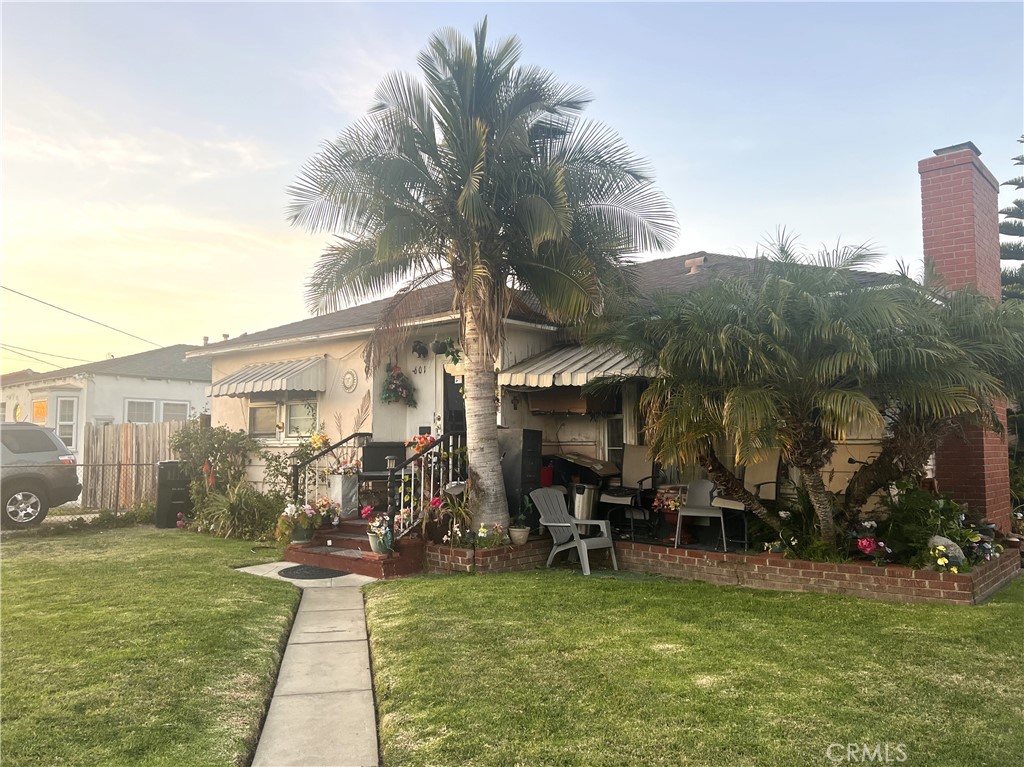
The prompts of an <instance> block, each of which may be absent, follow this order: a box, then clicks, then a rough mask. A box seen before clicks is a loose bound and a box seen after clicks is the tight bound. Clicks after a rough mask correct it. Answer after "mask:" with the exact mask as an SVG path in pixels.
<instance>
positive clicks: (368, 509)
mask: <svg viewBox="0 0 1024 767" xmlns="http://www.w3.org/2000/svg"><path fill="white" fill-rule="evenodd" d="M359 513H360V514H361V515H362V517H363V519H369V518H370V515H371V514H373V506H363V510H362V511H361V512H359Z"/></svg>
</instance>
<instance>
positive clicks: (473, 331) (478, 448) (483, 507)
mask: <svg viewBox="0 0 1024 767" xmlns="http://www.w3.org/2000/svg"><path fill="white" fill-rule="evenodd" d="M465 315H466V325H465V338H464V339H463V340H464V343H463V347H464V348H463V356H464V359H465V375H464V377H463V379H462V387H463V392H464V393H465V397H466V445H467V449H468V453H467V458H468V460H469V478H470V503H471V506H470V508H472V509H473V524H474V526H479V525H481V524H483V525H486V526H487V527H488V528H490V527H491V526H492V525H495V524H500V525H502V526H507V525H508V501H507V500H506V498H505V484H504V481H503V479H502V475H501V457H500V455H499V453H498V411H497V406H496V405H495V402H494V392H495V387H496V383H497V382H496V379H495V375H494V358H493V357H491V355H490V354H489V353H488V352H487V351H486V347H487V344H484V343H483V342H482V341H483V339H482V338H481V331H480V326H479V324H478V322H477V318H476V314H475V312H474V310H473V308H472V307H467V308H466V312H465Z"/></svg>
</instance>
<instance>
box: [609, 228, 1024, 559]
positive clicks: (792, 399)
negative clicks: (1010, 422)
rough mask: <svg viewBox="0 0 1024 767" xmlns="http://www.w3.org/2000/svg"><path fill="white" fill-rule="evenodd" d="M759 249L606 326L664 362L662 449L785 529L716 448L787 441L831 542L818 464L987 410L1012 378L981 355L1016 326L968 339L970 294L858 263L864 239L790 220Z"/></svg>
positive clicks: (745, 453)
mask: <svg viewBox="0 0 1024 767" xmlns="http://www.w3.org/2000/svg"><path fill="white" fill-rule="evenodd" d="M759 255H761V256H765V257H764V258H760V259H758V260H757V261H755V263H754V264H753V265H752V273H751V274H750V275H749V276H747V277H739V278H732V279H726V280H719V281H715V282H712V283H710V284H708V285H707V286H706V287H704V288H701V289H697V290H694V291H692V292H691V293H688V294H685V295H683V296H662V297H660V298H658V299H657V301H656V302H655V305H654V307H653V308H652V307H651V306H645V307H642V308H641V309H640V310H639V311H635V312H633V313H632V314H631V315H627V316H626V317H624V318H622V319H620V320H615V321H614V322H612V324H611V325H610V327H609V329H608V330H606V331H605V332H604V334H603V335H602V336H599V340H602V341H604V342H609V343H613V344H614V345H616V346H618V347H619V348H622V349H624V350H631V351H633V353H634V354H635V355H636V356H637V359H638V362H640V363H641V364H644V365H649V366H654V365H657V366H658V367H659V368H660V370H661V373H662V374H661V376H659V377H658V378H656V379H655V380H654V381H653V382H652V385H651V386H650V387H649V388H648V389H647V390H646V391H645V392H644V393H643V395H642V396H641V407H642V408H643V410H644V414H645V417H646V423H647V436H648V443H649V444H650V445H651V447H652V452H653V453H654V456H655V457H656V458H658V459H659V460H661V461H662V462H663V463H667V464H673V463H675V464H678V463H698V464H699V465H701V466H702V467H703V468H704V469H705V470H706V471H707V472H708V473H709V475H710V476H711V477H712V479H713V480H715V482H716V483H717V484H718V485H719V486H720V487H721V488H723V489H724V490H726V491H727V492H728V493H730V494H733V495H735V496H737V497H739V498H741V499H742V500H744V501H745V502H746V503H747V504H748V505H749V506H750V507H751V508H752V509H753V510H754V511H755V513H757V514H758V516H760V517H761V518H762V519H764V520H765V521H766V522H767V523H768V524H771V525H772V526H773V527H775V528H776V529H778V528H779V527H780V522H779V519H778V518H777V517H775V516H773V515H772V514H771V513H770V512H769V511H768V510H767V509H766V508H765V507H764V506H762V505H761V504H760V502H759V501H757V499H756V498H754V497H753V496H751V495H750V494H749V493H747V492H746V491H745V490H744V489H743V485H742V483H741V482H740V481H739V480H738V479H737V477H736V476H735V475H734V473H733V472H731V471H730V470H729V469H728V468H727V467H726V466H725V465H724V464H723V462H722V461H721V460H720V459H719V456H718V454H717V452H716V451H717V450H719V449H721V448H722V447H723V446H726V449H729V450H731V451H733V452H734V453H735V456H736V460H737V463H739V464H743V463H747V462H750V461H753V460H756V459H757V457H758V455H759V454H760V453H761V452H762V451H764V450H766V449H769V448H780V449H781V451H782V457H783V460H784V462H785V463H786V464H787V465H789V466H792V467H794V468H795V469H796V470H797V471H798V472H799V475H800V478H801V482H802V484H803V486H804V488H805V489H806V491H807V493H808V496H809V498H810V501H811V503H812V504H813V506H814V510H815V514H816V517H817V522H818V527H819V531H820V533H821V537H822V539H823V540H824V541H825V543H826V544H827V545H829V546H835V545H836V543H837V521H838V520H837V517H841V516H842V507H841V506H839V505H838V504H837V502H836V499H835V498H834V496H833V495H832V493H830V492H829V491H828V489H827V485H826V482H825V477H824V476H823V469H824V467H825V466H826V465H827V464H828V463H829V462H830V460H831V458H832V455H833V454H834V452H835V450H836V446H837V444H838V443H840V442H842V441H844V440H845V439H847V438H848V437H849V436H850V435H854V434H857V433H860V434H871V433H876V434H877V433H885V432H886V430H887V429H888V428H889V427H890V425H891V424H893V423H894V421H895V422H901V423H904V424H905V425H906V426H907V428H909V427H910V426H917V427H922V426H926V425H928V424H933V425H934V424H939V423H945V422H948V420H949V419H951V418H952V417H955V416H960V415H963V414H966V413H971V414H975V415H976V416H977V417H979V418H984V419H986V420H987V421H988V422H989V423H991V413H992V409H991V403H992V402H993V401H994V400H995V399H997V398H998V397H999V396H1001V395H1002V394H1003V389H1002V386H1001V384H1000V382H999V380H998V379H997V377H996V376H995V375H993V374H992V373H991V372H989V371H990V369H991V367H992V365H995V361H994V360H988V362H990V363H992V365H988V364H986V361H985V355H988V354H991V353H992V352H994V351H995V350H996V349H998V348H999V345H1000V344H1001V343H1004V342H1005V341H1006V337H1007V336H1006V334H1002V333H1001V332H996V331H995V330H993V329H992V328H988V329H986V330H984V331H983V332H979V333H977V334H975V335H976V336H977V341H976V343H975V344H974V348H973V350H970V349H969V348H968V347H971V344H970V343H968V341H967V336H968V335H969V333H968V332H966V331H965V330H964V329H963V326H962V320H963V317H962V316H959V317H958V316H957V313H956V312H953V313H950V307H951V306H952V305H960V304H959V303H958V302H961V299H955V300H952V301H951V302H947V304H945V305H943V304H941V303H939V302H937V301H936V300H935V297H934V296H933V295H930V294H928V292H927V291H925V290H923V289H922V288H921V286H918V285H916V284H915V283H913V282H912V281H910V280H909V279H907V278H905V277H902V276H897V275H869V274H866V273H864V272H857V271H854V269H855V267H863V266H867V265H870V264H871V263H872V261H873V260H874V258H875V254H874V253H873V252H872V251H871V249H870V248H869V247H865V246H860V247H837V248H836V249H835V250H832V251H822V252H820V253H819V254H817V256H810V255H809V254H804V253H802V252H800V250H799V248H798V246H797V245H796V244H795V241H794V240H793V239H792V238H787V237H786V236H785V235H784V234H783V235H782V236H780V237H779V238H778V239H777V240H776V241H774V242H772V243H769V247H768V248H767V252H764V251H762V252H761V253H759ZM963 300H966V299H963ZM961 303H962V302H961ZM997 324H998V323H997ZM982 325H984V322H982V321H979V322H978V323H976V327H977V328H978V329H980V328H981V326H982ZM956 327H961V330H960V331H957V332H954V330H953V329H954V328H956ZM1016 346H1017V351H1016V352H1015V355H1016V356H1015V359H1016V360H1017V364H1018V368H1017V369H1018V371H1019V370H1020V367H1019V360H1020V359H1021V355H1020V347H1021V343H1020V342H1019V341H1018V342H1017V344H1016ZM918 458H919V460H920V464H922V465H923V463H924V461H926V460H927V458H928V453H927V452H926V453H924V455H923V457H920V456H919V457H918ZM896 465H897V466H899V462H898V461H897V462H896ZM900 468H901V470H903V471H904V473H906V474H911V473H913V471H914V467H906V466H902V467H900ZM865 487H867V485H865ZM876 487H877V486H876ZM865 500H866V497H865Z"/></svg>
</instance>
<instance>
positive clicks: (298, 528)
mask: <svg viewBox="0 0 1024 767" xmlns="http://www.w3.org/2000/svg"><path fill="white" fill-rule="evenodd" d="M312 539H313V528H311V527H306V526H305V525H299V524H296V525H295V527H293V528H292V543H309V542H310V541H311V540H312Z"/></svg>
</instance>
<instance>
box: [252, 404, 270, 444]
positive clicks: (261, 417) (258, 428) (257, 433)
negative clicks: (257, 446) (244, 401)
mask: <svg viewBox="0 0 1024 767" xmlns="http://www.w3.org/2000/svg"><path fill="white" fill-rule="evenodd" d="M249 434H251V435H252V436H254V437H276V436H277V403H276V402H272V403H255V402H253V403H250V405H249Z"/></svg>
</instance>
